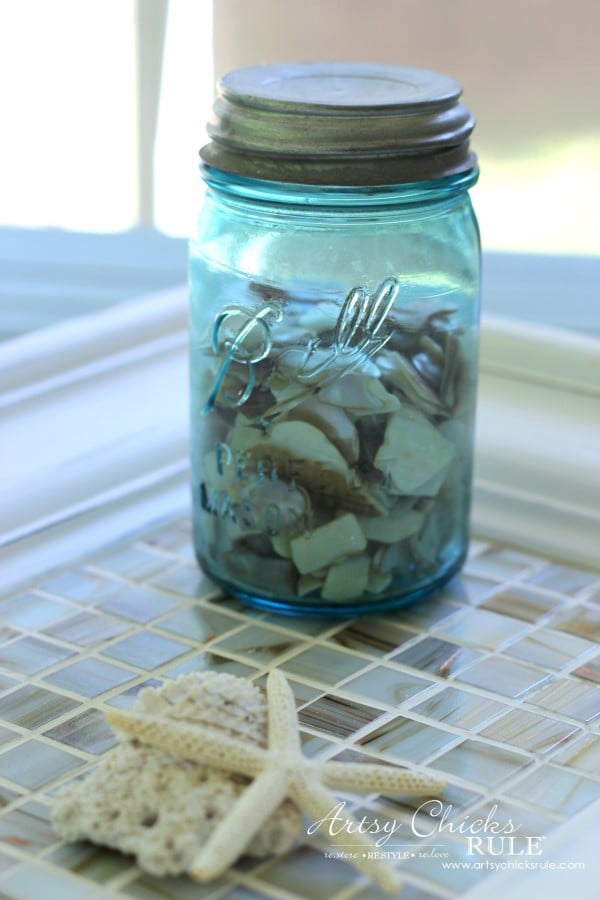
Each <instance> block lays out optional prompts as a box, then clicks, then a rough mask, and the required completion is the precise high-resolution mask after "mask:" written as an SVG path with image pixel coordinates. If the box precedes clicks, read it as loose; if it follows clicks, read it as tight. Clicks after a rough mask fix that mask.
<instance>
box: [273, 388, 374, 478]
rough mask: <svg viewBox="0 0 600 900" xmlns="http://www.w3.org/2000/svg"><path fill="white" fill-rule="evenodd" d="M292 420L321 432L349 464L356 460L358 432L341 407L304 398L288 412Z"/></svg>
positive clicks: (358, 447) (358, 445)
mask: <svg viewBox="0 0 600 900" xmlns="http://www.w3.org/2000/svg"><path fill="white" fill-rule="evenodd" d="M288 418H289V419H291V420H292V421H296V420H301V421H303V422H308V423H309V425H314V426H315V428H318V429H319V430H320V431H322V432H323V434H324V435H325V437H326V438H327V439H328V440H330V441H331V443H332V444H333V446H334V447H337V449H338V450H339V451H340V453H341V454H342V455H343V456H344V457H345V458H346V459H347V460H348V462H349V463H350V464H352V463H355V462H356V461H357V460H358V453H359V449H360V444H359V440H358V432H357V431H356V428H355V426H354V424H353V422H352V421H351V419H350V418H349V417H348V416H347V415H346V413H345V412H344V410H343V409H340V408H339V407H338V406H332V405H331V404H330V403H322V402H321V401H320V400H317V399H315V398H313V399H311V400H305V401H304V402H303V403H300V404H299V405H298V406H296V407H294V409H293V410H291V412H290V413H289V416H288Z"/></svg>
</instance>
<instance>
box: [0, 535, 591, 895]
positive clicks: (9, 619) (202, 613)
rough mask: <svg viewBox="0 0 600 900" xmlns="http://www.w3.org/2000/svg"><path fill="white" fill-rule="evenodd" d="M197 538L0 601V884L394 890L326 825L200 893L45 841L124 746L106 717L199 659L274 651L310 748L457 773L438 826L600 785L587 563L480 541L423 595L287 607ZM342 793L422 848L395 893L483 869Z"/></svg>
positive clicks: (17, 891)
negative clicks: (91, 775) (399, 600)
mask: <svg viewBox="0 0 600 900" xmlns="http://www.w3.org/2000/svg"><path fill="white" fill-rule="evenodd" d="M189 534H190V527H189V521H188V520H187V518H179V519H176V520H174V521H170V522H168V521H167V522H163V523H161V524H159V525H156V524H151V525H150V526H149V528H148V530H147V532H145V533H144V534H139V533H138V534H136V535H135V536H134V537H132V538H131V539H129V540H128V539H125V540H123V541H122V542H121V543H120V544H119V545H117V546H114V547H112V548H109V549H107V550H103V549H99V550H98V552H97V553H96V554H95V555H94V557H93V559H89V560H87V561H86V560H84V561H83V562H80V563H78V564H77V565H74V566H72V567H71V568H65V569H63V571H61V572H57V573H56V574H52V575H48V576H45V577H43V578H41V579H40V580H39V583H34V584H31V585H30V586H29V587H28V588H27V589H26V590H24V591H22V592H20V593H19V594H18V595H16V596H12V597H7V598H6V599H4V600H1V599H0V621H1V622H2V623H3V626H2V631H0V896H2V897H4V896H6V897H9V898H11V900H13V898H19V900H20V898H27V900H30V898H32V900H41V897H42V894H40V886H43V891H44V894H43V897H44V900H100V897H104V898H105V900H106V898H107V897H123V898H127V897H139V898H147V900H151V898H156V900H165V898H167V900H169V898H173V900H187V898H190V900H191V898H193V900H284V898H285V900H312V898H314V900H320V898H327V900H379V898H381V900H383V897H384V896H388V895H384V894H383V893H382V892H381V891H380V890H379V889H378V888H377V887H376V886H374V885H373V884H372V883H370V882H369V881H368V879H366V878H365V877H364V876H363V875H360V874H359V873H357V872H356V871H355V870H354V869H353V868H352V867H351V866H349V865H348V864H347V863H346V862H344V861H343V860H342V859H340V858H338V857H336V856H335V854H331V852H330V850H331V847H330V845H329V842H328V839H327V835H325V834H320V835H319V834H315V835H313V836H312V837H308V836H307V837H306V839H305V840H304V841H301V842H300V844H299V846H297V847H295V848H294V849H293V850H291V851H290V852H289V853H288V854H286V855H285V856H284V857H282V858H278V859H269V860H262V861H261V860H248V859H242V860H241V861H239V862H238V863H237V864H236V865H235V866H234V868H233V870H232V871H231V872H230V873H229V874H228V875H227V876H225V877H223V878H221V879H219V880H217V881H216V882H214V883H212V884H209V885H199V884H197V883H195V882H193V881H191V880H190V879H188V878H185V877H177V878H175V877H168V878H155V877H152V876H150V875H147V874H144V873H141V872H140V871H139V869H138V868H137V867H136V866H135V862H134V860H133V859H132V858H130V857H126V856H121V855H120V854H118V853H115V852H114V851H111V850H107V849H102V848H97V847H94V846H92V845H91V844H84V843H79V844H65V843H64V842H62V841H61V840H60V839H59V838H58V837H57V836H56V835H55V834H54V832H53V830H52V828H51V825H50V823H49V808H50V807H49V803H50V802H51V800H52V798H53V796H54V795H55V794H56V792H57V791H58V790H59V788H60V787H61V786H62V785H63V784H64V783H66V782H68V781H70V780H71V779H73V778H79V777H80V776H81V775H82V773H87V771H88V770H89V769H90V767H92V766H93V765H94V764H95V762H96V761H97V759H98V758H99V756H100V755H101V754H102V753H104V752H109V751H110V748H111V746H112V745H113V743H114V741H115V738H114V736H113V734H112V732H111V731H110V729H108V727H107V726H106V724H105V721H104V717H103V710H104V709H105V708H106V707H107V706H117V707H119V706H120V707H129V706H131V705H132V704H133V702H134V701H135V697H136V695H137V693H138V692H139V691H140V690H141V689H142V688H143V687H145V686H158V685H160V684H161V683H163V682H164V680H165V679H168V678H174V677H177V676H178V675H180V674H184V673H188V672H193V671H198V672H201V671H206V670H209V669H211V670H216V671H221V672H230V673H232V674H234V675H239V676H243V677H248V678H251V679H255V680H256V682H257V683H258V684H260V685H261V686H264V684H265V680H266V674H267V671H268V669H269V667H271V666H272V665H277V666H278V667H280V668H281V669H282V670H283V671H285V672H286V674H287V675H288V677H289V679H290V683H291V686H292V690H293V692H294V695H295V698H296V703H297V705H298V710H299V717H300V721H301V723H302V729H301V743H302V747H303V750H304V752H305V754H306V755H307V756H308V757H309V758H319V759H327V758H335V759H336V760H344V761H362V762H373V761H377V762H380V763H387V764H390V765H399V766H405V767H409V768H410V767H412V766H414V765H416V766H418V767H422V766H423V767H426V771H428V772H431V773H436V774H438V775H439V776H440V777H442V778H446V780H447V783H446V786H445V787H444V788H443V790H442V791H441V792H440V794H439V796H437V797H436V798H435V799H434V798H431V799H430V802H431V803H432V804H438V805H439V808H440V809H441V810H442V812H443V813H444V814H445V816H446V818H445V820H444V821H446V822H451V823H459V822H461V821H462V820H464V819H465V818H467V819H468V821H472V820H473V819H474V818H477V817H481V818H484V819H485V817H486V816H487V815H488V813H489V812H490V810H491V809H492V808H493V807H494V806H495V808H496V809H495V812H496V815H497V816H498V817H500V818H502V819H503V820H504V821H506V820H507V819H508V818H512V820H513V821H514V822H518V823H521V824H522V826H523V828H527V829H529V830H530V831H531V833H535V834H538V833H539V834H543V835H548V834H550V833H551V832H552V830H553V829H554V828H556V827H558V825H560V823H561V822H562V821H563V820H565V819H567V818H569V819H571V818H572V819H573V820H574V822H575V823H576V820H577V815H578V813H579V811H583V810H585V809H586V808H587V807H589V805H590V804H592V803H593V802H594V801H595V800H596V799H597V798H598V797H600V735H598V734H595V733H594V732H595V731H597V730H598V727H597V726H598V723H599V722H600V716H599V713H600V686H599V685H598V683H597V682H598V679H599V677H600V656H599V655H598V653H597V652H596V651H595V650H594V648H595V647H596V641H597V638H598V635H597V628H598V614H597V611H598V607H597V605H596V603H595V600H594V598H595V596H596V595H598V596H600V587H599V585H600V576H598V574H597V573H596V574H594V573H587V572H582V571H581V570H579V569H575V568H570V567H568V566H563V565H555V564H554V563H551V562H549V561H547V560H544V559H541V558H538V557H535V556H531V555H528V554H524V553H520V552H519V551H517V550H512V549H508V548H504V547H501V546H498V545H495V544H491V543H487V542H483V541H475V542H473V544H472V548H471V552H470V556H469V561H468V563H467V566H466V568H465V571H464V573H463V574H462V576H460V577H457V578H455V579H454V580H453V581H452V582H451V583H450V584H449V585H448V586H447V587H446V588H445V589H444V590H442V591H441V592H440V593H439V594H438V595H437V596H435V597H432V598H430V599H429V600H426V601H424V602H422V603H420V604H417V605H415V606H413V607H409V608H406V609H403V610H399V611H398V612H397V613H394V614H393V615H389V614H388V615H386V616H379V617H366V618H358V619H355V620H347V621H341V620H331V619H329V620H328V619H316V618H288V617H279V616H277V615H276V614H272V613H265V612H260V611H256V610H247V609H245V608H244V607H243V606H242V605H241V604H240V603H239V602H238V601H235V600H232V599H231V598H225V597H223V596H222V595H221V594H220V593H219V591H218V590H217V589H216V588H215V586H214V585H213V584H212V583H211V582H210V581H209V580H208V579H207V578H206V577H205V576H204V575H202V573H200V572H199V570H198V569H197V568H196V565H195V563H194V562H193V551H192V549H191V543H190V538H189ZM4 611H6V615H4V614H3V613H4ZM24 631H25V632H26V633H23V632H24ZM84 777H85V774H84ZM340 796H341V797H342V798H343V799H345V800H346V802H347V804H348V807H347V808H348V809H349V810H350V809H354V811H355V812H356V813H357V814H360V815H361V816H363V815H365V816H367V815H373V816H377V817H379V819H380V820H381V821H383V820H386V821H391V820H393V819H394V818H395V819H397V820H398V822H402V823H403V825H402V827H403V828H404V829H405V837H406V840H404V839H403V842H404V843H405V844H406V845H407V846H408V847H409V848H410V852H411V853H414V856H410V855H409V856H407V857H406V858H405V859H403V860H397V861H396V863H397V865H398V867H399V869H400V871H401V877H402V879H403V881H404V887H403V889H402V892H401V894H399V895H398V896H399V898H400V900H450V898H455V897H460V896H461V895H462V894H463V893H464V892H465V890H466V889H467V888H468V887H470V886H471V885H475V884H477V883H479V882H481V881H482V880H483V879H485V878H488V877H491V875H490V873H489V872H486V871H485V870H483V869H481V870H479V871H473V870H467V869H461V868H457V869H453V868H448V867H447V868H443V867H442V865H441V861H440V859H438V858H436V856H435V854H436V853H437V852H438V850H441V851H442V852H444V853H448V854H449V856H448V859H451V860H454V861H457V862H461V861H465V859H466V857H465V842H464V840H463V839H462V838H461V837H460V836H457V835H456V834H453V833H451V832H448V833H446V832H442V834H440V835H437V836H434V835H433V834H431V833H430V832H428V831H427V829H428V827H429V829H431V823H432V812H431V810H435V809H437V807H435V806H432V807H431V810H430V809H429V808H428V807H424V808H421V805H422V804H423V802H424V801H423V798H419V797H409V796H402V795H398V796H379V795H377V794H372V795H370V796H367V797H363V796H358V795H356V796H355V795H352V794H351V793H350V792H342V793H341V794H340ZM427 799H428V798H425V800H426V801H427ZM413 821H414V824H415V827H416V828H417V830H418V829H419V828H420V829H421V831H420V832H419V833H413V831H412V830H411V823H412V822H413ZM326 853H329V855H325V854H326Z"/></svg>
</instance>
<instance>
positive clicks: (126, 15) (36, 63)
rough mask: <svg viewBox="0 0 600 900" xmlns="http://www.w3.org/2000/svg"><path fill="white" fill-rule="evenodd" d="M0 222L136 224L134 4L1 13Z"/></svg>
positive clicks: (29, 6)
mask: <svg viewBox="0 0 600 900" xmlns="http://www.w3.org/2000/svg"><path fill="white" fill-rule="evenodd" d="M0 15H1V18H2V24H1V25H0V83H1V84H2V96H3V101H2V111H1V115H2V122H3V127H2V131H3V136H2V165H1V166H0V221H1V222H2V224H10V225H22V226H30V227H44V226H58V227H60V228H69V229H73V230H81V231H119V230H121V229H124V228H130V227H131V226H133V225H134V224H135V216H136V184H137V177H136V172H137V162H136V133H135V123H136V112H135V110H136V97H135V53H134V47H135V44H134V40H135V34H134V24H135V23H134V4H133V0H87V2H85V3H82V2H81V0H52V2H46V0H18V2H6V3H3V4H2V8H1V10H0Z"/></svg>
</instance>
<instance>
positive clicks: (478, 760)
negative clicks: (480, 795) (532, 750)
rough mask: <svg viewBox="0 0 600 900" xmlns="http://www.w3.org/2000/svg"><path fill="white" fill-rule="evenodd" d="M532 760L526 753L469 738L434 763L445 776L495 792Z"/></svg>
mask: <svg viewBox="0 0 600 900" xmlns="http://www.w3.org/2000/svg"><path fill="white" fill-rule="evenodd" d="M531 764H532V760H531V759H530V758H529V757H528V756H525V755H524V754H523V753H517V752H515V751H513V750H506V749H504V748H503V747H496V746H494V745H493V744H487V743H484V742H483V741H476V740H473V739H471V738H468V739H467V740H466V741H463V742H462V743H460V744H459V745H458V746H457V747H454V748H453V749H452V750H449V751H448V752H447V753H445V754H444V755H443V756H441V757H439V758H438V759H436V761H435V767H436V768H437V769H441V770H442V772H448V773H449V774H453V775H458V776H459V778H461V779H463V780H464V781H468V782H472V783H473V784H475V785H479V786H481V787H482V788H495V787H497V786H498V785H499V784H501V783H502V782H503V781H505V780H506V779H507V778H509V777H510V776H512V775H514V774H515V773H516V772H519V771H520V770H521V769H523V768H524V767H525V766H529V765H531Z"/></svg>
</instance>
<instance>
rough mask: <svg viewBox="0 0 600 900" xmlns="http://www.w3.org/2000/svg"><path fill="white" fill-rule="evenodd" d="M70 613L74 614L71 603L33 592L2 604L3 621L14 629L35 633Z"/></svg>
mask: <svg viewBox="0 0 600 900" xmlns="http://www.w3.org/2000/svg"><path fill="white" fill-rule="evenodd" d="M70 612H73V607H72V606H71V605H70V604H69V603H63V602H62V601H61V600H53V599H52V598H50V597H44V596H42V595H41V594H37V593H35V592H33V591H31V592H28V593H25V594H19V595H18V596H17V597H12V598H11V599H10V600H6V601H5V602H4V603H3V604H2V621H3V623H4V624H5V625H11V626H12V627H13V628H20V629H22V630H24V631H25V630H33V631H35V630H36V629H37V630H41V629H42V628H44V626H45V625H49V624H50V623H51V622H55V621H56V620H57V619H62V618H64V617H65V616H67V615H68V614H69V613H70Z"/></svg>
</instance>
